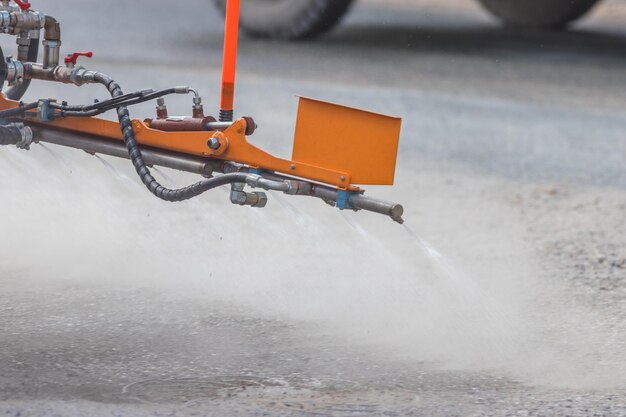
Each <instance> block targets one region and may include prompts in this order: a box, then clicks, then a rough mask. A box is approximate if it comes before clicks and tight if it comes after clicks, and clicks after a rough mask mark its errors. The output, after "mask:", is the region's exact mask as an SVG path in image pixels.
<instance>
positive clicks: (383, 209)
mask: <svg viewBox="0 0 626 417" xmlns="http://www.w3.org/2000/svg"><path fill="white" fill-rule="evenodd" d="M29 127H30V129H31V130H32V132H33V141H34V142H46V143H51V144H54V145H60V146H65V147H70V148H74V149H79V150H83V151H85V152H87V153H89V154H91V155H95V154H101V155H109V156H114V157H117V158H125V159H128V158H129V155H128V151H127V149H126V147H125V146H124V145H123V144H122V143H121V142H119V141H115V140H111V139H107V138H102V137H99V136H96V135H85V134H78V133H74V132H70V131H65V130H57V129H51V128H49V127H41V126H38V125H35V124H30V125H29ZM142 154H143V157H144V160H145V161H146V164H148V165H151V166H161V167H166V168H171V169H175V170H178V171H183V172H189V173H193V174H199V175H202V176H205V177H210V176H212V175H213V174H214V173H233V172H241V173H248V174H250V175H251V176H250V179H249V180H248V181H247V184H248V185H251V186H255V187H259V188H264V189H266V190H273V191H282V192H285V193H287V194H293V195H303V196H310V197H316V198H319V199H322V200H324V201H326V202H328V203H330V204H333V205H334V204H335V202H336V201H337V200H338V196H339V193H341V192H342V191H341V190H337V189H334V188H331V187H327V186H324V185H319V184H314V183H311V182H307V181H302V180H300V179H297V178H291V177H288V176H285V175H280V174H276V173H273V172H260V173H257V172H256V171H255V170H252V169H250V168H249V167H246V166H242V165H238V164H233V163H230V162H225V161H221V160H217V159H211V158H203V157H199V156H193V155H186V154H182V153H179V152H171V151H167V150H163V149H156V148H143V149H142ZM253 175H254V176H253ZM257 177H261V178H260V179H259V178H257ZM347 199H348V204H349V207H350V208H351V209H353V210H365V211H370V212H374V213H379V214H383V215H385V216H389V217H391V218H392V219H393V220H394V221H396V222H398V223H401V224H402V223H403V222H404V221H403V219H402V215H403V214H404V208H403V207H402V205H400V204H395V203H389V202H386V201H382V200H379V199H375V198H371V197H368V196H365V195H363V194H359V193H350V194H348V197H347Z"/></svg>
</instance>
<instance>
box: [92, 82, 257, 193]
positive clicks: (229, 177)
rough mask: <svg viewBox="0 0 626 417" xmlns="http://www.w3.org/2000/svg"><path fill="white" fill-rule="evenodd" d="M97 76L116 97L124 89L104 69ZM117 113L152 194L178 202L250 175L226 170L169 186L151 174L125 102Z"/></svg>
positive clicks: (126, 142) (140, 175)
mask: <svg viewBox="0 0 626 417" xmlns="http://www.w3.org/2000/svg"><path fill="white" fill-rule="evenodd" d="M94 80H95V81H96V82H97V83H100V84H102V85H104V86H105V87H106V88H107V90H109V92H110V93H111V97H113V98H116V97H119V96H122V95H123V93H122V89H121V88H120V86H119V84H118V83H116V82H115V81H114V80H113V79H111V77H109V76H108V75H106V74H103V73H97V74H96V75H95V77H94ZM117 116H118V119H119V122H120V128H121V129H122V135H123V138H124V144H125V145H126V149H127V150H128V154H129V156H130V160H131V161H132V163H133V166H134V167H135V170H136V171H137V174H139V178H141V182H143V183H144V185H145V186H146V187H147V188H148V190H150V192H151V193H152V194H154V195H155V196H156V197H158V198H160V199H161V200H165V201H171V202H177V201H184V200H189V199H190V198H194V197H197V196H199V195H200V194H202V193H204V192H206V191H209V190H212V189H214V188H217V187H219V186H222V185H227V184H234V183H245V182H246V180H247V179H248V177H249V175H248V174H245V173H241V172H238V173H232V174H224V175H220V176H219V177H215V178H210V179H208V180H203V181H200V182H197V183H195V184H192V185H190V186H188V187H185V188H179V189H174V190H172V189H168V188H165V187H163V186H162V185H161V184H159V182H158V181H157V180H156V179H155V178H154V177H153V176H152V174H151V173H150V170H149V169H148V167H147V166H146V163H145V161H144V159H143V156H142V155H141V150H140V149H139V144H138V143H137V140H136V139H135V133H134V132H133V124H132V121H131V119H130V115H129V113H128V108H127V107H126V106H120V107H118V108H117Z"/></svg>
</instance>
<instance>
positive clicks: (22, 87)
mask: <svg viewBox="0 0 626 417" xmlns="http://www.w3.org/2000/svg"><path fill="white" fill-rule="evenodd" d="M38 56H39V39H38V38H37V39H31V40H30V45H29V46H28V62H37V57H38ZM30 82H31V80H30V79H24V80H22V82H21V83H20V84H18V85H16V86H13V87H11V88H9V89H8V90H7V92H6V95H7V98H8V99H9V100H15V101H17V100H20V99H21V98H22V97H24V94H26V90H28V87H29V86H30Z"/></svg>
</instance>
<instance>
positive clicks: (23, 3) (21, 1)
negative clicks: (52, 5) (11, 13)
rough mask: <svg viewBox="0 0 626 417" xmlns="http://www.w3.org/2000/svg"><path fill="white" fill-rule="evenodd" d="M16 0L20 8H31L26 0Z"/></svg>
mask: <svg viewBox="0 0 626 417" xmlns="http://www.w3.org/2000/svg"><path fill="white" fill-rule="evenodd" d="M13 1H15V3H17V5H18V6H20V9H22V10H28V9H30V3H29V2H27V1H24V0H13Z"/></svg>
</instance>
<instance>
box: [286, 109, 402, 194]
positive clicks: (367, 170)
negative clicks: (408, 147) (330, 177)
mask: <svg viewBox="0 0 626 417" xmlns="http://www.w3.org/2000/svg"><path fill="white" fill-rule="evenodd" d="M401 124H402V120H401V119H400V118H397V117H391V116H386V115H382V114H377V113H372V112H368V111H364V110H359V109H354V108H350V107H345V106H341V105H337V104H332V103H327V102H323V101H319V100H313V99H310V98H305V97H300V105H299V108H298V120H297V124H296V134H295V140H294V148H293V157H292V159H293V160H294V161H297V162H301V163H305V164H308V165H313V166H318V167H324V168H326V169H331V170H334V171H340V172H349V173H350V180H351V183H352V184H378V185H392V184H393V181H394V176H395V170H396V157H397V154H398V143H399V140H400V128H401Z"/></svg>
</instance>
